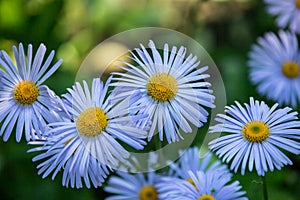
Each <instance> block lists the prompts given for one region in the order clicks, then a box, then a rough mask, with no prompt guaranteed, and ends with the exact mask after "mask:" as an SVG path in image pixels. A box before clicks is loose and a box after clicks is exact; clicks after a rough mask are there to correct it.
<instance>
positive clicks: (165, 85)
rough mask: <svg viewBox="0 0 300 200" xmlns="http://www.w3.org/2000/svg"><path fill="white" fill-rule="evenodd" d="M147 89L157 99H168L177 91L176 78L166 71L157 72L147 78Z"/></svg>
mask: <svg viewBox="0 0 300 200" xmlns="http://www.w3.org/2000/svg"><path fill="white" fill-rule="evenodd" d="M147 91H148V94H149V96H151V97H152V98H153V99H155V100H157V101H169V100H171V99H173V98H174V96H175V95H176V93H177V91H178V85H177V80H176V79H175V78H174V77H173V76H171V75H169V74H167V73H157V74H155V75H153V76H151V77H150V78H149V81H148V84H147Z"/></svg>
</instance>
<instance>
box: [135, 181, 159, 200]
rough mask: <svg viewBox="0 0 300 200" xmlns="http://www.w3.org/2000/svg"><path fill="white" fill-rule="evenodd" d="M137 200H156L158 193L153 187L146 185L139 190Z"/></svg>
mask: <svg viewBox="0 0 300 200" xmlns="http://www.w3.org/2000/svg"><path fill="white" fill-rule="evenodd" d="M139 200H158V193H157V190H156V189H155V187H153V186H151V185H146V186H144V187H142V188H141V190H140V193H139Z"/></svg>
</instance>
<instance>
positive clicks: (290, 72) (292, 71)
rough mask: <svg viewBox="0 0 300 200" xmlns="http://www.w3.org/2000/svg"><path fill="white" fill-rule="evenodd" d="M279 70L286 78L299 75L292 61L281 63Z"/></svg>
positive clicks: (299, 68) (296, 65) (298, 69)
mask: <svg viewBox="0 0 300 200" xmlns="http://www.w3.org/2000/svg"><path fill="white" fill-rule="evenodd" d="M299 1H300V0H299ZM281 70H282V73H283V74H284V75H285V76H286V77H288V78H290V79H293V78H296V77H297V76H298V75H299V72H300V66H299V64H298V63H296V62H294V61H287V62H285V63H283V65H282V68H281Z"/></svg>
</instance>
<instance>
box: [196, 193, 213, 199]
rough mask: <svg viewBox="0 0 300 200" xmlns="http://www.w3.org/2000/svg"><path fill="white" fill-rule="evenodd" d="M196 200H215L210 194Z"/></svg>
mask: <svg viewBox="0 0 300 200" xmlns="http://www.w3.org/2000/svg"><path fill="white" fill-rule="evenodd" d="M197 200H215V198H214V197H213V196H211V195H210V194H203V195H201V196H200V197H198V199H197Z"/></svg>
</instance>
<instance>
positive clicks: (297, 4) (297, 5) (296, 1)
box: [295, 0, 300, 9]
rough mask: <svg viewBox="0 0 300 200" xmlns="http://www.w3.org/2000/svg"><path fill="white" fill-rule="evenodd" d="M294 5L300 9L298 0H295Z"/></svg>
mask: <svg viewBox="0 0 300 200" xmlns="http://www.w3.org/2000/svg"><path fill="white" fill-rule="evenodd" d="M295 5H296V7H297V8H298V9H300V0H295Z"/></svg>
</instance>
